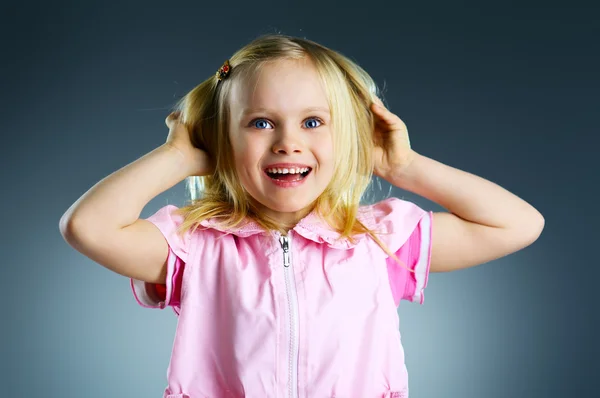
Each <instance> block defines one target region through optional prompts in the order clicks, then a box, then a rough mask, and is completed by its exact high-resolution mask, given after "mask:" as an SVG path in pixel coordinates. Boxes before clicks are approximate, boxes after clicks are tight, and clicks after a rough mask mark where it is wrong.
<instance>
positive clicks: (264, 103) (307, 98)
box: [229, 60, 334, 224]
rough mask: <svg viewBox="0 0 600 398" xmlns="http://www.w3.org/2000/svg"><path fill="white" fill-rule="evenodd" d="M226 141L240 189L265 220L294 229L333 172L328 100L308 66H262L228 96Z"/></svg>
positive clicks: (295, 62) (299, 62)
mask: <svg viewBox="0 0 600 398" xmlns="http://www.w3.org/2000/svg"><path fill="white" fill-rule="evenodd" d="M230 111H231V113H230V118H231V119H230V126H231V127H230V131H229V137H230V141H231V145H232V148H233V156H234V162H235V167H236V171H237V175H238V176H239V178H240V182H241V184H242V186H243V187H244V188H245V189H246V191H247V192H248V193H249V194H250V196H252V198H253V199H254V200H255V201H256V204H257V206H258V207H259V208H260V209H261V210H262V211H264V212H265V213H267V214H268V215H269V216H271V217H273V218H275V219H277V220H279V221H281V222H283V223H286V224H295V223H296V222H297V221H299V220H300V219H301V218H302V217H304V216H305V215H306V214H307V213H309V212H310V211H311V209H312V205H313V203H314V201H315V200H316V199H317V198H318V197H319V195H321V193H322V192H323V191H324V190H325V188H326V187H327V185H328V184H329V182H330V180H331V178H332V175H333V167H334V154H333V140H332V134H333V132H332V130H331V126H330V123H331V117H330V110H329V105H328V101H327V96H326V95H325V91H324V89H323V87H322V85H321V80H320V78H319V76H318V74H317V71H316V69H315V68H314V66H313V65H312V64H311V63H310V62H309V61H306V60H280V61H276V62H270V63H267V64H265V65H263V67H262V68H261V69H259V71H258V72H257V73H255V74H254V76H253V77H252V78H249V79H246V80H243V81H238V82H237V83H236V84H235V85H234V87H233V90H232V92H231V103H230Z"/></svg>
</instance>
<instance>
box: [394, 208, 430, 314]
mask: <svg viewBox="0 0 600 398" xmlns="http://www.w3.org/2000/svg"><path fill="white" fill-rule="evenodd" d="M432 215H433V214H432V212H426V213H424V214H423V216H422V217H421V219H420V220H419V222H418V223H417V225H416V227H415V228H414V230H413V231H412V233H411V234H410V237H409V238H408V240H407V241H406V242H405V243H404V244H403V245H402V246H401V247H400V248H399V249H398V250H397V251H396V252H395V255H396V257H398V259H399V260H400V261H402V263H403V264H404V265H405V266H406V267H408V268H409V269H410V270H412V271H413V272H410V271H408V270H407V269H406V268H405V267H403V266H402V265H400V264H398V263H397V262H396V260H394V259H393V258H391V257H388V259H387V268H388V277H389V280H390V286H391V288H392V294H393V296H394V302H395V303H396V306H398V305H399V304H400V301H401V300H407V301H411V302H416V303H419V304H423V301H424V299H425V296H424V290H425V287H427V280H428V277H429V266H430V263H431V232H432Z"/></svg>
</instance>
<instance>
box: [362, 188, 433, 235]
mask: <svg viewBox="0 0 600 398" xmlns="http://www.w3.org/2000/svg"><path fill="white" fill-rule="evenodd" d="M427 213H428V212H427V211H426V210H424V209H422V208H421V207H419V206H418V205H417V204H415V203H413V202H410V201H407V200H403V199H399V198H396V197H391V198H388V199H384V200H382V201H379V202H377V203H374V204H370V205H364V206H361V207H360V209H359V215H358V219H359V220H360V221H361V222H363V223H364V224H365V225H366V226H367V227H369V228H375V229H377V230H382V231H380V232H388V233H389V232H393V231H394V230H397V229H398V228H399V227H402V226H403V225H406V224H413V223H416V222H418V221H419V220H420V219H421V218H422V217H423V216H425V215H426V214H427Z"/></svg>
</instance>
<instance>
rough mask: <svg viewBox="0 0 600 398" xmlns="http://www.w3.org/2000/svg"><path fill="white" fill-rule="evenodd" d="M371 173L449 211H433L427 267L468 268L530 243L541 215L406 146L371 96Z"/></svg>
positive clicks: (396, 123) (403, 132) (396, 121)
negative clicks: (373, 138)
mask: <svg viewBox="0 0 600 398" xmlns="http://www.w3.org/2000/svg"><path fill="white" fill-rule="evenodd" d="M372 110H373V113H374V116H375V121H376V124H375V129H374V137H375V142H376V146H375V148H374V157H375V166H374V173H375V174H376V175H378V176H380V177H382V178H384V179H386V180H387V181H388V182H389V183H391V184H392V185H395V186H397V187H398V188H401V189H404V190H407V191H411V192H414V193H416V194H417V195H420V196H423V197H425V198H427V199H429V200H431V201H433V202H435V203H437V204H439V205H440V206H442V207H444V208H445V209H447V210H448V211H449V213H445V212H440V213H434V215H433V220H432V224H433V227H432V231H433V232H432V234H433V236H432V249H431V263H430V272H447V271H454V270H458V269H464V268H468V267H472V266H475V265H478V264H483V263H485V262H488V261H491V260H494V259H497V258H500V257H503V256H506V255H508V254H510V253H513V252H516V251H518V250H520V249H523V248H524V247H526V246H528V245H530V244H531V243H533V242H534V241H535V240H536V239H537V238H538V236H539V235H540V233H541V232H542V229H543V228H544V218H543V217H542V215H541V214H540V213H539V212H538V211H537V210H536V209H534V208H533V207H532V206H531V205H530V204H528V203H527V202H525V201H524V200H522V199H520V198H518V197H517V196H515V195H513V194H512V193H510V192H508V191H507V190H505V189H503V188H502V187H500V186H498V185H496V184H494V183H492V182H490V181H487V180H485V179H483V178H481V177H478V176H476V175H473V174H470V173H467V172H465V171H461V170H458V169H455V168H453V167H450V166H447V165H445V164H442V163H440V162H437V161H435V160H433V159H430V158H428V157H425V156H423V155H420V154H418V153H416V152H415V151H414V150H412V149H411V146H410V140H409V137H408V130H407V128H406V125H405V124H404V122H403V121H402V120H401V119H400V118H399V117H398V116H396V115H395V114H393V113H392V112H390V111H389V110H388V109H387V108H386V107H385V106H384V104H383V102H382V101H381V100H379V99H378V98H374V103H373V104H372Z"/></svg>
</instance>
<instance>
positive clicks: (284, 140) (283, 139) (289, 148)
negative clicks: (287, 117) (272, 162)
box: [272, 127, 302, 155]
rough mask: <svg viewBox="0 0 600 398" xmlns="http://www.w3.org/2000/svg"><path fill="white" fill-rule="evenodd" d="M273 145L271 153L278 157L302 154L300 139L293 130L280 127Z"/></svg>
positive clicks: (298, 134)
mask: <svg viewBox="0 0 600 398" xmlns="http://www.w3.org/2000/svg"><path fill="white" fill-rule="evenodd" d="M275 137H276V139H275V142H274V143H273V147H272V150H273V153H276V154H278V155H291V154H292V153H302V138H301V137H300V133H298V132H296V131H294V130H293V128H285V127H282V128H281V129H279V131H278V132H277V133H276V135H275Z"/></svg>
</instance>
